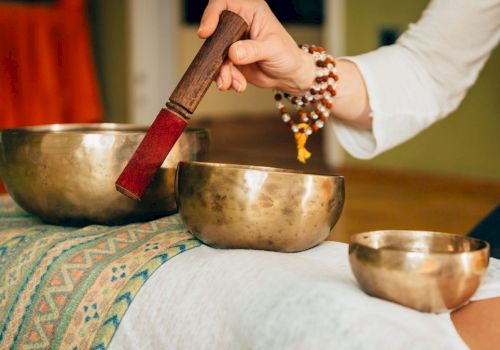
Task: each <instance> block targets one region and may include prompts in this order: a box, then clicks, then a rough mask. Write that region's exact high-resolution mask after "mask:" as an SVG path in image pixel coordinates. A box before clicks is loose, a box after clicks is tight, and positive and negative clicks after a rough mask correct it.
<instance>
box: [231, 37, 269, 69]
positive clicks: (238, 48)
mask: <svg viewBox="0 0 500 350" xmlns="http://www.w3.org/2000/svg"><path fill="white" fill-rule="evenodd" d="M266 52H267V51H266V49H265V44H264V43H263V42H261V41H257V40H240V41H237V42H235V43H234V44H233V45H231V47H230V48H229V53H228V55H229V59H230V60H231V62H233V63H234V64H236V65H245V64H250V63H255V62H258V61H262V60H264V59H265V58H266V54H265V53H266Z"/></svg>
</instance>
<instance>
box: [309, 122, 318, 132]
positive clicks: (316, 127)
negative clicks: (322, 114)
mask: <svg viewBox="0 0 500 350" xmlns="http://www.w3.org/2000/svg"><path fill="white" fill-rule="evenodd" d="M311 129H312V131H314V132H316V131H318V130H319V128H318V126H317V125H316V124H313V125H311Z"/></svg>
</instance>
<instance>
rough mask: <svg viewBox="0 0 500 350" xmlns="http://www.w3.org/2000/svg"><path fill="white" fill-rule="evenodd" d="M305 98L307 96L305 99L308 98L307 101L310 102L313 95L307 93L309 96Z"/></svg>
mask: <svg viewBox="0 0 500 350" xmlns="http://www.w3.org/2000/svg"><path fill="white" fill-rule="evenodd" d="M306 98H307V100H308V101H309V102H311V101H312V100H314V96H313V95H311V94H309V96H307V97H306Z"/></svg>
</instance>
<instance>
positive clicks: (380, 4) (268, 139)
mask: <svg viewBox="0 0 500 350" xmlns="http://www.w3.org/2000/svg"><path fill="white" fill-rule="evenodd" d="M428 2H429V1H428V0H413V1H399V0H370V1H368V0H349V1H347V0H274V1H272V0H269V1H268V3H269V4H270V6H271V8H272V9H273V11H274V12H275V14H276V15H277V17H278V18H279V19H280V20H281V21H282V22H283V24H284V25H285V26H286V28H287V29H288V30H289V32H290V33H291V35H292V36H293V37H294V38H295V40H296V41H297V42H298V43H308V44H317V45H321V46H324V47H326V48H327V49H328V50H329V51H330V52H331V53H332V54H333V55H334V56H337V57H338V56H343V55H356V54H360V53H363V52H366V51H370V50H374V49H376V48H377V47H379V46H381V45H390V44H392V43H393V42H394V41H395V40H396V39H397V37H398V36H399V35H400V34H401V33H402V32H403V31H404V30H405V29H406V28H407V26H408V24H409V23H411V22H415V21H416V20H418V18H419V17H420V15H421V13H422V11H423V9H424V8H425V7H426V5H427V4H428ZM206 3H207V1H202V0H86V1H85V0H57V1H56V0H52V1H50V0H38V1H36V0H31V1H0V60H1V62H2V66H1V67H0V84H1V85H0V128H7V127H15V126H22V125H34V124H47V123H67V122H68V123H69V122H100V121H104V122H117V123H140V124H149V123H150V122H151V121H152V120H153V119H154V117H155V116H156V113H157V112H158V110H159V108H161V107H162V106H163V104H164V103H165V102H166V100H167V98H168V96H169V95H170V93H171V91H172V90H173V89H174V87H175V85H176V83H177V81H178V80H179V79H180V77H181V76H182V74H183V72H184V71H185V69H186V68H187V66H188V65H189V64H190V62H191V60H192V59H193V57H194V56H195V54H196V52H197V50H198V49H199V47H200V46H201V44H202V40H200V39H198V37H197V35H196V31H197V27H198V23H199V19H200V16H201V13H202V11H203V9H204V7H205V5H206ZM499 74H500V48H498V47H497V49H496V50H495V51H494V52H493V54H492V56H491V58H490V60H489V62H488V63H487V65H486V67H485V68H484V70H483V72H482V73H481V75H480V77H479V81H478V82H477V84H475V86H474V87H473V88H472V89H471V90H470V92H469V93H468V95H467V97H466V98H465V100H464V102H463V103H462V105H461V106H460V108H459V109H458V110H457V111H456V112H454V113H453V114H452V115H451V116H450V117H448V118H446V119H444V120H443V121H440V122H438V123H437V124H435V125H434V126H432V127H431V128H429V129H428V130H426V131H424V132H423V133H421V134H420V135H418V136H417V137H415V138H414V139H412V140H410V141H408V142H407V143H405V144H403V145H401V146H399V147H397V148H395V149H393V150H391V151H388V152H386V153H385V154H383V155H380V156H378V157H376V158H375V159H373V160H369V161H360V160H356V159H353V158H352V157H350V156H349V155H347V154H346V153H345V152H344V151H343V150H342V149H341V148H340V147H339V145H338V144H337V142H336V140H335V139H334V137H333V134H332V133H329V132H323V133H321V135H317V136H315V137H313V138H310V141H308V145H309V148H310V149H311V150H312V152H313V158H312V159H311V161H310V162H308V164H306V165H301V164H299V163H298V162H296V160H295V145H294V142H293V137H292V134H291V133H290V132H289V130H288V129H287V128H286V127H285V126H284V125H283V124H282V122H281V121H280V118H279V116H278V114H277V112H276V110H275V108H274V102H273V96H272V92H271V91H269V90H265V89H258V88H254V87H251V86H250V87H249V88H248V90H247V91H246V92H244V93H241V94H237V93H234V92H225V93H221V92H219V91H217V89H216V88H215V86H212V87H211V88H210V89H209V91H208V92H207V94H206V96H205V98H204V99H203V100H202V102H201V104H200V106H199V107H198V109H197V111H196V113H195V115H194V117H193V119H192V121H191V125H193V126H205V127H209V128H210V129H211V131H212V135H213V152H212V156H211V160H215V161H221V162H235V163H246V164H257V165H269V166H279V167H286V168H297V169H301V170H304V171H310V172H312V171H314V172H327V173H340V174H342V175H345V176H346V180H347V183H348V184H349V181H351V184H352V185H349V187H348V191H351V192H350V193H352V195H351V197H348V200H349V198H351V200H352V201H353V202H352V205H350V206H346V210H348V213H358V214H359V213H360V212H362V213H363V215H364V216H365V217H366V216H368V217H373V219H374V220H377V219H378V218H386V219H387V218H388V217H391V219H392V221H391V222H392V223H393V227H394V226H398V228H401V227H404V226H408V225H410V224H409V223H408V222H409V221H408V220H410V219H411V220H413V224H412V225H413V226H412V227H415V225H416V226H420V227H422V228H425V229H447V230H448V231H460V232H465V231H467V230H468V229H470V228H471V227H472V226H473V224H474V223H475V222H477V221H478V220H479V219H480V218H481V217H482V216H483V215H485V214H486V213H487V212H488V211H489V210H490V209H491V208H492V207H493V206H494V205H496V204H498V203H499V202H500V98H499V97H500V96H499V92H500V79H499ZM325 131H326V130H325ZM375 181H376V183H377V188H374V187H373V184H374V183H375ZM397 185H399V186H400V187H397ZM370 186H371V187H370ZM384 186H385V187H384ZM395 186H396V187H395ZM446 186H448V187H446ZM398 188H399V189H398ZM391 191H392V192H391ZM356 196H359V198H360V200H363V201H364V202H367V201H368V202H370V200H371V201H373V203H371V202H370V203H371V204H370V203H368V204H366V203H365V204H366V205H373V206H374V208H372V209H369V208H368V207H363V205H365V204H361V202H356V200H357V199H356V198H357V197H356ZM374 196H375V197H374ZM377 196H378V197H377ZM426 196H429V198H427V197H426ZM436 196H438V197H436ZM439 196H441V197H439ZM380 199H384V200H386V202H385V203H386V204H385V205H382V206H380V205H378V206H377V205H376V203H380V202H377V201H379V200H380ZM402 200H405V201H406V202H405V203H406V204H405V205H406V207H404V208H403V207H401V203H402V202H401V201H402ZM395 207H398V208H399V209H400V211H399V212H394V208H395ZM459 207H460V208H461V209H460V210H459V211H457V208H459ZM384 208H387V210H388V212H387V213H384V212H380V211H377V210H382V211H383V210H384ZM446 208H447V209H446ZM446 210H448V211H446ZM436 211H437V212H438V213H441V214H442V215H441V216H440V217H438V218H435V219H432V218H431V219H429V217H430V214H429V213H435V212H436ZM349 215H350V214H348V215H347V216H349ZM358 217H359V215H358ZM343 220H344V219H343ZM349 220H351V222H353V224H352V225H354V226H349V229H348V231H353V230H354V231H356V229H358V228H359V229H361V227H358V226H356V224H355V222H357V219H356V218H355V217H353V218H352V219H349ZM419 220H420V221H419ZM425 220H427V221H425ZM344 221H345V220H344ZM423 221H425V223H422V222H423ZM386 222H388V221H386ZM453 222H458V223H457V224H456V225H455V226H453ZM341 225H342V224H341ZM372 226H374V227H375V226H377V224H376V223H373V224H372ZM377 227H378V228H381V227H380V225H378V226H377ZM362 228H363V229H364V228H365V227H364V226H363V227H362ZM394 228H396V227H394Z"/></svg>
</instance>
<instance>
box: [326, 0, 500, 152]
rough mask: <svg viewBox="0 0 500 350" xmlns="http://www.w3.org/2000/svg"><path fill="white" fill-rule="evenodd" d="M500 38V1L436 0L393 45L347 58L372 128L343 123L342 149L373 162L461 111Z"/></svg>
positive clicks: (337, 128) (338, 126)
mask: <svg viewBox="0 0 500 350" xmlns="http://www.w3.org/2000/svg"><path fill="white" fill-rule="evenodd" d="M499 40H500V0H433V1H431V3H430V4H429V6H428V7H427V9H426V10H425V11H424V13H423V15H422V18H421V19H420V20H419V21H418V22H417V23H416V24H411V25H410V26H409V28H408V30H407V31H406V32H405V33H403V35H402V36H401V37H400V38H399V39H398V40H397V42H396V43H395V44H394V45H391V46H385V47H381V48H379V49H377V50H375V51H372V52H369V53H366V54H363V55H360V56H353V57H347V58H345V59H348V60H350V61H352V62H354V63H355V64H356V65H357V67H358V69H359V70H360V71H361V74H362V76H363V78H364V81H365V85H366V87H367V90H368V97H369V102H370V107H371V110H372V118H373V129H372V131H366V130H359V129H356V128H354V127H351V126H349V125H348V124H345V123H342V122H341V121H336V122H335V123H333V124H334V125H333V128H334V131H335V133H336V135H337V137H338V139H339V142H340V143H341V145H342V146H343V147H344V148H345V149H346V150H347V151H348V152H349V153H350V154H352V155H353V156H354V157H357V158H362V159H368V158H372V157H374V156H376V155H378V154H380V153H382V152H384V151H386V150H388V149H390V148H392V147H394V146H396V145H398V144H400V143H402V142H404V141H406V140H408V139H410V138H411V137H413V136H415V135H416V134H417V133H419V132H420V131H422V130H423V129H425V128H427V127H428V126H430V125H431V124H433V123H434V122H436V121H437V120H439V119H441V118H443V117H445V116H447V115H448V114H450V113H451V112H452V111H454V110H455V109H456V108H457V107H458V106H459V104H460V103H461V101H462V100H463V98H464V97H465V94H466V93H467V91H468V89H469V88H470V87H471V86H472V85H473V84H474V82H475V81H476V79H477V77H478V75H479V72H480V71H481V69H482V68H483V66H484V64H485V63H486V61H487V60H488V58H489V56H490V54H491V52H492V50H493V49H494V48H495V47H496V46H497V44H498V42H499Z"/></svg>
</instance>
